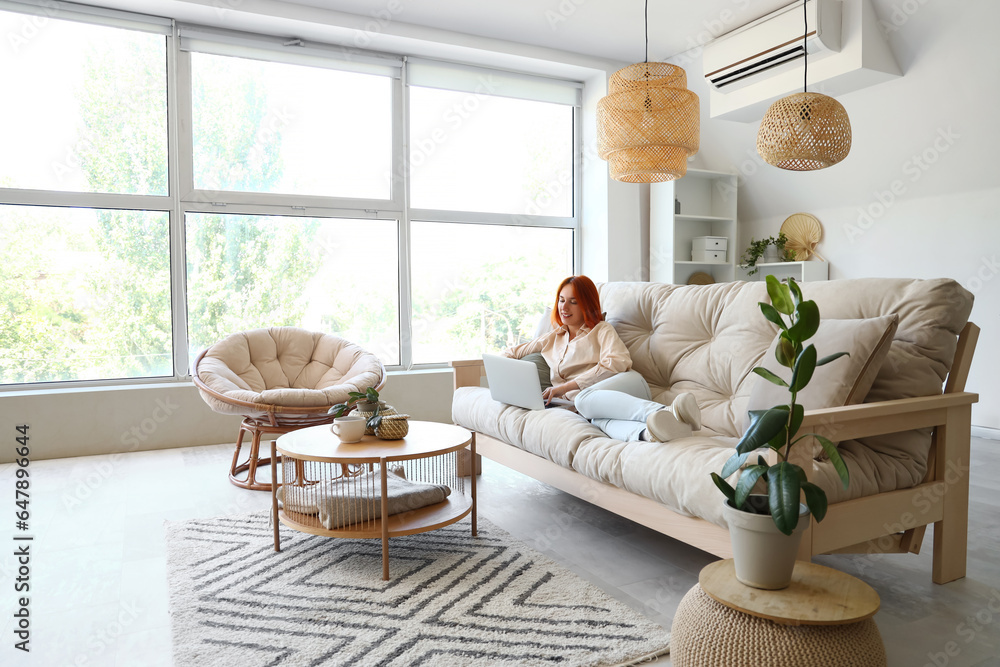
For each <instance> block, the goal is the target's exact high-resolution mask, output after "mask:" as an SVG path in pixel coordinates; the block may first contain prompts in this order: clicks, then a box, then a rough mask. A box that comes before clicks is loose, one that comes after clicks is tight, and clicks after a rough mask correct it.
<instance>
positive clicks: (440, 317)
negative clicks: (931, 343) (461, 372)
mask: <svg viewBox="0 0 1000 667" xmlns="http://www.w3.org/2000/svg"><path fill="white" fill-rule="evenodd" d="M412 230H413V231H412V234H413V244H412V249H413V361H414V363H417V364H421V363H431V362H435V361H441V360H442V359H476V358H478V357H479V356H480V355H482V353H483V352H498V351H500V350H502V349H503V348H505V347H509V346H511V345H515V344H517V343H522V342H524V341H526V340H530V339H531V338H533V337H534V332H535V329H536V328H537V327H538V323H539V321H540V319H541V317H542V315H543V314H544V313H545V312H546V310H547V309H548V308H549V307H551V306H552V304H553V303H554V302H555V294H556V287H558V285H559V282H560V281H561V280H562V279H563V278H565V277H566V276H568V275H572V273H573V230H571V229H546V228H544V227H512V226H501V225H470V224H456V223H437V222H422V221H421V222H414V223H413V228H412ZM470 248H474V249H475V252H469V249H470Z"/></svg>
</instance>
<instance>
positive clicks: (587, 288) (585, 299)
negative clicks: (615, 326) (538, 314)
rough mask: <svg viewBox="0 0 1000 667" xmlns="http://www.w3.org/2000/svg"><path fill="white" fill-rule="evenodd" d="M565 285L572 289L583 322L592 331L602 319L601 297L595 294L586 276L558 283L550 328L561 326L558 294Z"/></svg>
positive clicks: (594, 287)
mask: <svg viewBox="0 0 1000 667" xmlns="http://www.w3.org/2000/svg"><path fill="white" fill-rule="evenodd" d="M566 285H571V286H572V287H573V296H575V297H576V302H577V304H579V306H580V308H582V309H583V321H584V323H586V325H587V326H588V327H590V328H591V329H593V328H594V327H595V326H597V323H598V322H600V321H601V320H603V319H604V315H602V314H601V296H600V295H599V294H598V293H597V286H596V285H595V284H594V281H593V280H591V279H590V278H588V277H587V276H570V277H569V278H566V279H565V280H563V281H562V282H561V283H559V289H557V290H556V305H555V306H553V308H552V326H553V327H556V328H559V327H561V326H562V325H563V321H562V318H561V317H559V294H560V293H561V292H562V291H563V287H566Z"/></svg>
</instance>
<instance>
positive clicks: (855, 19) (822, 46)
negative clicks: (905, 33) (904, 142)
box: [702, 0, 901, 123]
mask: <svg viewBox="0 0 1000 667" xmlns="http://www.w3.org/2000/svg"><path fill="white" fill-rule="evenodd" d="M806 17H807V20H808V25H809V31H808V32H809V33H810V34H809V37H808V38H807V41H806V48H807V49H808V53H809V84H808V88H809V90H810V91H811V92H816V93H823V94H824V95H830V96H831V97H838V96H840V95H843V94H845V93H849V92H852V91H855V90H859V89H861V88H867V87H868V86H873V85H876V84H879V83H882V82H884V81H889V80H890V79H893V78H895V77H898V76H899V75H900V74H901V72H900V70H899V65H898V64H897V63H896V58H895V57H894V56H893V54H892V50H891V49H890V48H889V44H888V42H886V40H885V36H884V35H883V34H882V30H881V27H880V26H879V22H878V16H877V15H876V14H875V10H874V9H873V8H872V4H871V0H809V1H808V4H807V5H806ZM702 58H703V62H704V71H705V75H706V79H707V80H708V81H710V82H711V83H710V84H709V89H708V101H709V114H710V116H711V117H712V118H724V119H726V120H735V121H740V122H744V123H757V122H760V119H761V116H763V115H764V112H765V111H767V108H768V107H769V106H770V105H771V103H772V102H774V101H775V100H777V99H779V98H781V97H784V96H785V95H788V94H789V93H794V92H798V91H801V90H802V86H803V80H802V74H803V72H802V69H803V68H802V3H801V1H800V2H797V3H794V4H792V5H789V6H788V7H785V8H784V9H781V10H779V11H777V12H774V13H772V14H768V15H767V16H765V17H763V18H760V19H757V20H756V21H754V22H753V23H749V24H747V25H745V26H743V27H742V28H738V29H736V30H733V31H732V32H730V33H727V34H725V35H723V36H722V37H719V38H718V39H716V40H715V41H713V42H710V43H709V44H706V45H705V47H704V50H703V52H702Z"/></svg>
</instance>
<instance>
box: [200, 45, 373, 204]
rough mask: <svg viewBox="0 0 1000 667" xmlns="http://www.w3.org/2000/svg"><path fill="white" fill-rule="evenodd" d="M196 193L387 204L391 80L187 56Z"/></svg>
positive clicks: (220, 57)
mask: <svg viewBox="0 0 1000 667" xmlns="http://www.w3.org/2000/svg"><path fill="white" fill-rule="evenodd" d="M191 75H192V76H191V79H192V106H193V117H194V118H193V120H194V123H193V135H194V138H193V144H194V187H195V188H196V189H200V190H235V191H242V192H276V193H287V194H297V195H320V196H328V197H353V198H360V199H364V198H370V199H389V186H390V179H389V178H388V175H389V174H390V171H391V158H392V87H391V83H392V80H391V79H389V78H388V77H384V76H372V75H370V74H358V73H354V72H341V71H337V70H332V69H323V68H319V67H305V66H301V65H290V64H285V63H274V62H262V61H260V60H249V59H246V58H235V57H228V56H219V55H213V54H206V53H197V52H195V53H192V54H191Z"/></svg>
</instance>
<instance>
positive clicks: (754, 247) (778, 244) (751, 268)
mask: <svg viewBox="0 0 1000 667" xmlns="http://www.w3.org/2000/svg"><path fill="white" fill-rule="evenodd" d="M786 243H788V237H786V236H785V234H784V233H783V232H779V233H778V235H777V236H769V237H768V238H766V239H760V240H759V241H758V240H756V239H754V238H752V237H751V239H750V245H749V246H748V247H747V249H746V250H744V251H743V256H742V257H740V265H741V266H743V268H745V269H748V271H747V275H748V276H752V275H754V274H755V273H757V271H758V268H757V262H759V261H760V260H761V258H762V257H764V255H765V254H767V249H768V247H769V246H774V249H775V250H776V251H777V254H778V259H779V260H781V261H782V262H794V261H795V251H794V250H791V249H787V248H785V244H786Z"/></svg>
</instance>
